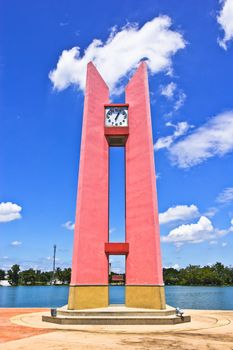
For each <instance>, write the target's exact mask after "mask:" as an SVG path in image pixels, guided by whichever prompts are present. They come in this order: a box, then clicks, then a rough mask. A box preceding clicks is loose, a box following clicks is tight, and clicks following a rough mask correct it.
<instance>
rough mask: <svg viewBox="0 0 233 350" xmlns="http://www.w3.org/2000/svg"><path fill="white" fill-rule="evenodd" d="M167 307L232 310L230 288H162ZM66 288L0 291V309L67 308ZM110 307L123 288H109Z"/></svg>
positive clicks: (122, 294)
mask: <svg viewBox="0 0 233 350" xmlns="http://www.w3.org/2000/svg"><path fill="white" fill-rule="evenodd" d="M165 290H166V302H167V304H169V305H171V306H174V307H180V308H183V309H213V310H233V287H189V286H166V287H165ZM68 292H69V287H68V286H19V287H0V307H59V306H62V305H65V304H67V300H68ZM109 299H110V303H111V304H123V303H124V300H125V287H124V286H110V287H109Z"/></svg>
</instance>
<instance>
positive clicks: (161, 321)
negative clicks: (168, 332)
mask: <svg viewBox="0 0 233 350" xmlns="http://www.w3.org/2000/svg"><path fill="white" fill-rule="evenodd" d="M42 321H44V322H52V323H56V324H60V325H106V326H109V325H175V324H180V323H185V322H190V321H191V317H190V316H189V315H186V314H185V315H183V316H182V317H181V316H177V315H176V309H175V308H173V307H171V306H168V305H167V306H166V308H165V309H164V310H155V309H140V308H128V307H126V306H123V305H110V306H108V307H105V308H97V309H91V310H90V309H85V310H68V309H67V306H63V307H61V308H59V309H57V316H56V317H54V316H50V315H49V313H48V312H47V313H46V314H44V315H43V316H42Z"/></svg>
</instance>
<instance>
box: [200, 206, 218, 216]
mask: <svg viewBox="0 0 233 350" xmlns="http://www.w3.org/2000/svg"><path fill="white" fill-rule="evenodd" d="M217 212H218V208H215V207H210V208H208V209H207V210H206V212H205V213H204V214H203V215H204V216H207V217H208V218H212V217H213V216H215V214H217Z"/></svg>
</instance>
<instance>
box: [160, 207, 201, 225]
mask: <svg viewBox="0 0 233 350" xmlns="http://www.w3.org/2000/svg"><path fill="white" fill-rule="evenodd" d="M199 215H200V214H199V211H198V208H197V207H196V205H193V204H192V205H190V206H188V205H177V206H176V207H171V208H169V209H168V210H167V211H165V212H164V213H160V214H159V223H160V224H167V223H169V222H174V221H179V220H189V219H191V218H194V217H197V216H199Z"/></svg>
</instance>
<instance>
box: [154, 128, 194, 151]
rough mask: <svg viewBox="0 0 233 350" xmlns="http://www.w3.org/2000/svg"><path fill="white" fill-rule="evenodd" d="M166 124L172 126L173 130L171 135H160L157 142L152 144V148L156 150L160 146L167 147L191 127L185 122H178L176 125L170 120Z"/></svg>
mask: <svg viewBox="0 0 233 350" xmlns="http://www.w3.org/2000/svg"><path fill="white" fill-rule="evenodd" d="M166 126H172V127H174V128H175V131H174V133H173V134H172V135H169V136H164V137H160V138H159V139H158V140H157V142H156V143H155V144H154V149H155V150H156V151H158V150H159V149H162V148H169V147H170V146H171V145H172V143H173V142H174V141H175V140H176V139H177V138H179V137H180V136H182V135H184V134H186V133H187V131H188V130H189V128H190V127H191V126H190V125H189V124H188V123H187V122H179V123H177V124H176V125H175V124H172V123H170V122H167V123H166Z"/></svg>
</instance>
